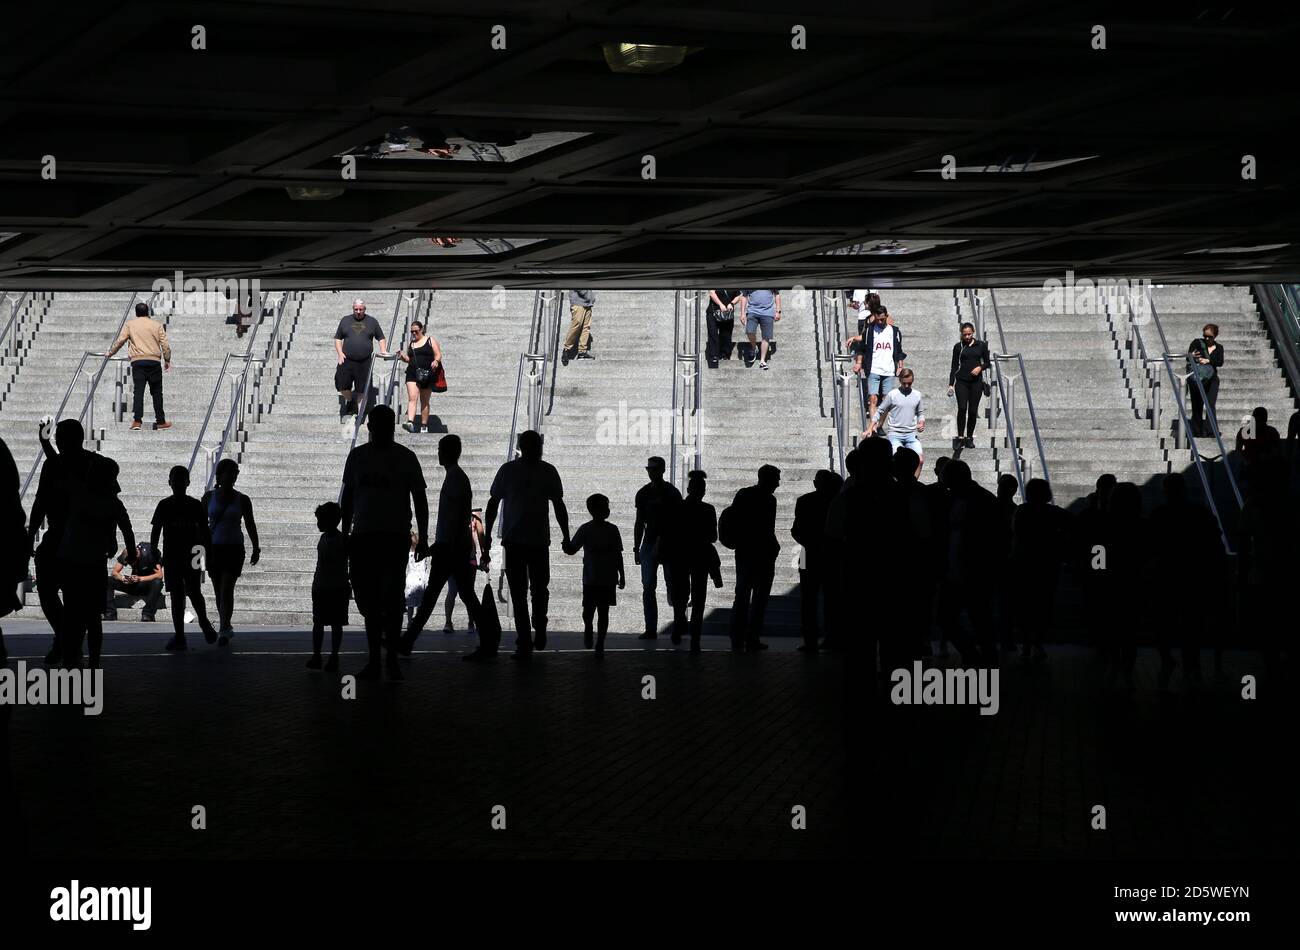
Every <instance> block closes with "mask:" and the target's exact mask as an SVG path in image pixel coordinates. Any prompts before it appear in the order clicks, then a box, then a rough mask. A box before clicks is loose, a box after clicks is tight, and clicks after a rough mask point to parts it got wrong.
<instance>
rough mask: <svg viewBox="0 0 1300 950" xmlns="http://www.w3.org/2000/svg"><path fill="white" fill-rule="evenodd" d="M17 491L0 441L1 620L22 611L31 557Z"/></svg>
mask: <svg viewBox="0 0 1300 950" xmlns="http://www.w3.org/2000/svg"><path fill="white" fill-rule="evenodd" d="M18 491H19V483H18V466H17V465H15V464H14V457H13V454H12V453H11V452H10V451H9V446H8V445H6V444H5V441H4V439H0V585H3V587H2V588H0V617H7V616H9V615H10V614H11V613H13V612H14V611H15V610H20V609H22V606H23V601H22V598H21V597H20V596H19V594H18V589H19V588H18V585H19V584H21V583H22V582H23V581H24V580H26V579H27V561H28V559H29V558H30V557H31V547H30V545H29V543H28V539H27V516H26V514H25V513H24V512H23V505H22V501H21V499H20V498H19V495H18ZM8 656H9V654H8V653H7V652H6V651H5V640H4V631H3V630H0V665H2V664H3V663H4V662H5V660H6V659H7V658H8ZM0 767H3V766H0Z"/></svg>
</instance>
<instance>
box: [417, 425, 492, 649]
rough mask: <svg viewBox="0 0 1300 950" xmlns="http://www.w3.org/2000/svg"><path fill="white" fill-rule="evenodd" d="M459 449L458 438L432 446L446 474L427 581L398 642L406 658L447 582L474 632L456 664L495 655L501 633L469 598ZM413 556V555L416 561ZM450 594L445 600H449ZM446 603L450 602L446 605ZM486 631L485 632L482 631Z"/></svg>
mask: <svg viewBox="0 0 1300 950" xmlns="http://www.w3.org/2000/svg"><path fill="white" fill-rule="evenodd" d="M460 453H461V443H460V436H458V435H445V436H443V437H442V438H441V439H439V440H438V464H439V465H441V466H442V467H443V468H444V469H446V475H444V476H443V479H442V488H441V490H440V491H439V492H438V524H437V527H436V528H435V529H434V535H433V547H432V548H430V549H429V559H430V565H429V580H428V582H427V583H426V584H425V588H424V597H423V599H422V600H421V601H420V606H419V607H418V608H416V611H415V616H414V617H412V618H411V622H410V624H409V625H407V628H406V636H405V637H403V638H402V653H403V654H408V655H409V654H410V652H411V648H412V647H413V646H415V641H416V639H417V638H418V637H419V636H420V633H421V631H423V630H424V625H425V624H426V623H428V621H429V614H431V613H433V605H434V604H436V603H437V602H438V595H439V594H441V593H442V588H443V585H444V584H446V583H447V580H448V579H449V578H451V579H454V580H455V582H456V590H457V592H458V593H459V594H460V599H461V600H462V601H464V603H465V607H466V609H467V610H469V619H470V626H471V627H473V628H475V629H477V630H478V637H479V645H478V649H476V650H474V651H473V652H472V653H467V654H465V656H464V657H463V658H462V659H465V660H470V661H475V660H487V659H491V658H492V657H494V656H496V655H497V648H498V646H499V645H500V643H501V631H500V630H499V629H497V627H496V624H490V623H486V622H485V621H484V619H483V610H482V605H481V604H480V603H479V599H478V594H476V593H475V592H474V571H475V570H476V567H475V565H474V538H473V535H472V534H471V533H470V514H471V512H472V511H473V510H474V492H473V489H471V487H470V484H469V476H467V475H466V474H465V470H464V469H462V468H461V467H460ZM418 557H419V555H418V554H417V558H418ZM451 596H452V595H451V594H450V593H448V594H447V597H448V598H449V599H450V598H451ZM449 602H450V600H449ZM489 627H491V629H488V628H489Z"/></svg>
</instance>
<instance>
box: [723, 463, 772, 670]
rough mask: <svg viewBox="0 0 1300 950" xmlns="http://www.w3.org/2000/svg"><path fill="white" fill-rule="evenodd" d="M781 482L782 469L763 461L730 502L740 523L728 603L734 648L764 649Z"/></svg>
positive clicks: (765, 646) (765, 645) (765, 647)
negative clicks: (733, 586)
mask: <svg viewBox="0 0 1300 950" xmlns="http://www.w3.org/2000/svg"><path fill="white" fill-rule="evenodd" d="M780 484H781V470H780V469H779V468H777V467H776V466H775V465H764V466H763V467H762V468H760V469H759V470H758V483H757V484H755V485H750V486H748V487H747V488H742V489H740V491H738V492H736V497H735V498H734V499H733V500H732V502H731V506H732V508H734V509H735V511H734V512H733V514H734V516H735V517H736V520H737V524H738V525H740V526H741V527H740V534H739V537H738V538H737V543H736V597H735V600H734V601H733V602H732V605H731V648H732V649H733V650H741V649H744V650H749V651H751V652H753V651H757V650H766V649H767V644H766V643H763V642H762V641H760V640H759V637H760V636H762V634H763V618H764V615H765V613H766V611H767V599H768V597H769V596H770V595H771V593H772V580H773V579H774V578H775V577H776V558H777V555H778V554H779V553H780V552H781V545H780V543H779V542H778V541H777V540H776V489H777V487H778V486H779V485H780Z"/></svg>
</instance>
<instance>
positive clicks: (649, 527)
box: [632, 455, 682, 640]
mask: <svg viewBox="0 0 1300 950" xmlns="http://www.w3.org/2000/svg"><path fill="white" fill-rule="evenodd" d="M665 467H666V466H665V463H664V460H663V459H662V458H660V457H659V456H657V455H655V456H651V457H650V458H649V459H647V461H646V467H645V470H646V474H647V475H649V476H650V481H648V482H647V483H646V484H645V485H642V486H641V488H640V489H639V490H638V491H637V493H636V501H635V504H636V523H635V524H634V525H633V526H632V559H633V560H634V561H635V562H636V563H637V564H639V565H640V566H641V608H642V610H643V611H644V612H645V633H643V634H641V636H640V637H639V639H641V640H653V639H655V638H656V637H657V636H658V635H659V604H658V601H657V597H656V595H657V594H658V589H657V588H658V583H659V578H658V572H659V565H660V564H661V563H662V564H663V568H664V587H665V588H666V589H667V591H668V602H669V603H672V600H673V575H672V564H671V562H670V560H669V559H666V558H663V557H661V556H660V555H661V551H660V540H661V538H662V537H663V535H664V533H665V531H666V530H670V529H671V525H670V523H671V521H672V519H673V518H674V517H675V516H676V514H677V506H678V505H680V504H681V503H682V493H681V492H679V491H678V490H677V487H676V486H675V485H671V484H669V483H668V482H666V481H664V469H665Z"/></svg>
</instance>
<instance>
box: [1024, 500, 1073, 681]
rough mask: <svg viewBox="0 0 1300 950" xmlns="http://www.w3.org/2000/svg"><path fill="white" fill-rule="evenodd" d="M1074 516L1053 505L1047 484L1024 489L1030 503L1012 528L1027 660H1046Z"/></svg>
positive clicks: (1026, 504) (1025, 506)
mask: <svg viewBox="0 0 1300 950" xmlns="http://www.w3.org/2000/svg"><path fill="white" fill-rule="evenodd" d="M1069 543H1070V516H1069V515H1068V514H1067V513H1066V512H1065V511H1064V510H1062V509H1060V508H1057V507H1056V506H1055V505H1053V504H1052V489H1051V487H1050V486H1049V485H1048V484H1047V481H1046V480H1045V479H1041V478H1031V479H1030V480H1029V481H1028V482H1026V483H1025V503H1024V504H1023V505H1021V506H1020V507H1019V508H1017V509H1016V514H1015V518H1014V519H1013V520H1012V527H1011V563H1012V566H1013V567H1014V569H1015V575H1016V577H1017V579H1018V580H1019V582H1020V593H1019V609H1018V610H1017V611H1016V617H1017V620H1018V621H1019V622H1018V626H1019V628H1020V634H1021V649H1020V653H1021V656H1022V657H1023V658H1024V659H1030V658H1031V657H1032V658H1033V659H1035V660H1041V659H1045V658H1046V656H1047V653H1046V652H1045V651H1044V650H1043V639H1044V636H1045V634H1046V633H1047V631H1049V630H1050V629H1051V627H1052V619H1053V613H1054V611H1055V607H1056V588H1057V586H1058V585H1059V584H1060V582H1061V564H1062V563H1063V562H1064V560H1065V558H1066V555H1067V553H1068V551H1069Z"/></svg>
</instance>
